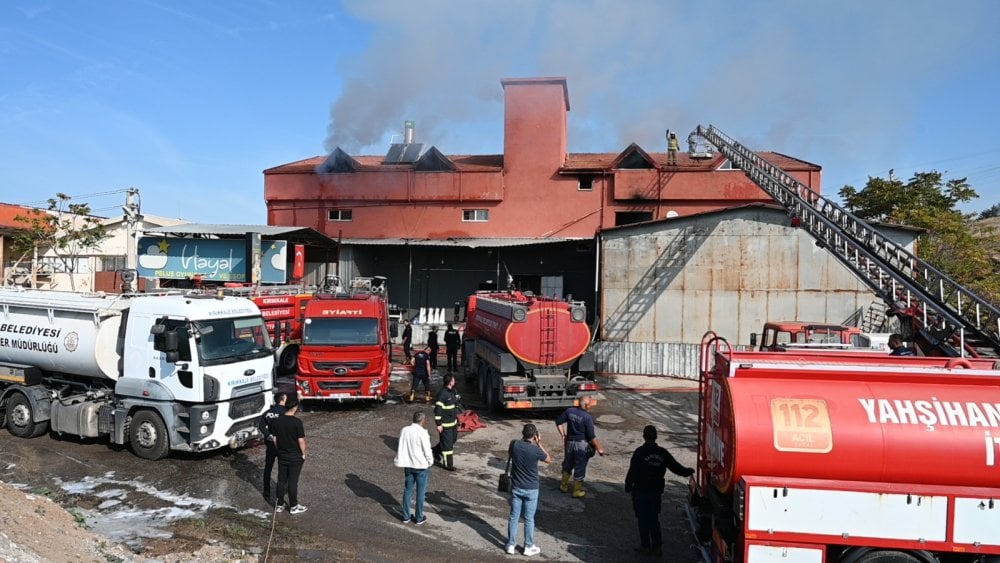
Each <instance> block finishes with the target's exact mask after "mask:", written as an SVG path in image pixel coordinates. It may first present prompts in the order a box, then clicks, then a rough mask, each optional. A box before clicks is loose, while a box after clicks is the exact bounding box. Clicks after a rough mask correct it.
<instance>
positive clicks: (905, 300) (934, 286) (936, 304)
mask: <svg viewBox="0 0 1000 563" xmlns="http://www.w3.org/2000/svg"><path fill="white" fill-rule="evenodd" d="M695 133H696V134H697V135H701V136H702V137H704V138H705V139H706V140H708V141H709V142H711V143H712V144H713V145H715V146H716V147H717V148H718V149H719V152H721V153H722V154H723V155H724V156H725V157H726V158H728V159H729V161H730V163H731V164H732V165H733V166H734V167H737V168H739V169H741V170H743V171H744V172H746V174H747V176H748V177H749V178H750V179H751V180H752V181H753V182H754V183H755V184H757V185H758V186H760V188H761V189H762V190H764V191H765V192H766V193H767V194H768V195H770V196H771V197H772V198H774V200H775V201H777V202H778V203H779V204H781V205H782V206H783V207H784V208H785V209H786V210H787V211H788V212H789V213H791V214H792V215H793V217H797V218H798V221H799V225H800V226H801V228H802V229H804V230H805V231H806V232H808V233H809V234H810V235H812V236H813V237H814V238H815V239H816V241H817V243H818V244H819V245H821V246H824V247H825V248H826V249H827V250H828V251H830V252H831V253H832V254H833V255H834V256H836V257H837V259H838V260H840V261H841V262H842V263H843V264H844V265H845V266H847V267H848V268H850V269H851V270H852V271H853V272H854V273H855V274H857V276H858V277H859V278H861V280H862V281H864V282H865V284H867V285H868V286H869V287H870V288H872V290H873V291H875V293H876V294H877V295H878V296H879V297H880V298H881V299H882V300H883V301H885V303H886V305H887V306H888V307H889V310H890V311H892V312H893V313H895V314H897V315H900V316H905V317H909V318H910V319H911V321H912V329H913V334H914V335H915V336H917V337H918V338H919V339H920V343H921V344H922V345H923V346H922V348H924V349H925V351H929V350H930V349H935V350H937V351H938V352H939V353H941V354H945V355H950V356H964V355H967V354H968V355H971V356H975V357H981V356H987V357H998V356H1000V311H998V310H997V309H996V308H995V307H993V306H992V305H990V304H989V303H988V302H986V301H985V300H983V299H982V298H980V297H979V296H977V295H976V294H974V293H972V292H971V291H969V290H968V289H966V288H965V287H962V286H961V285H959V284H958V283H956V282H955V281H954V280H952V279H951V278H949V277H948V276H946V275H945V274H944V273H942V272H941V271H939V270H937V269H936V268H934V267H933V266H931V265H930V264H927V263H926V262H924V261H923V260H921V259H919V258H917V257H916V256H914V255H913V254H911V253H910V252H909V251H908V250H906V249H905V248H903V247H902V246H901V245H899V244H897V243H896V242H894V241H892V240H891V239H889V238H888V237H886V236H885V235H884V234H882V233H881V232H879V231H878V230H877V229H875V228H874V227H872V226H871V225H869V224H868V223H866V222H865V221H863V220H862V219H860V218H858V217H856V216H855V215H853V214H852V213H850V212H849V211H847V210H846V209H844V208H842V207H840V206H839V205H837V204H836V203H834V202H832V201H830V200H829V199H827V198H825V197H823V196H822V195H820V194H818V193H816V192H814V191H813V190H812V189H810V188H808V187H807V186H805V185H804V184H802V183H801V182H799V181H798V180H796V179H795V178H793V177H791V176H790V175H788V174H787V173H785V171H784V170H782V169H780V168H778V167H777V166H774V165H773V164H771V163H769V162H767V161H765V160H764V159H763V158H761V157H760V156H758V155H757V154H756V153H754V152H753V151H751V150H750V149H748V148H746V147H744V146H743V145H741V144H739V143H737V142H736V141H734V140H733V139H731V138H729V137H728V136H727V135H726V134H725V133H723V132H721V131H719V130H718V129H716V128H715V127H712V126H709V127H708V128H705V127H702V126H701V125H699V126H698V128H697V129H695Z"/></svg>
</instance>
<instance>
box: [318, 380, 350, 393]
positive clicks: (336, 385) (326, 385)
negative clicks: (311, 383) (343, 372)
mask: <svg viewBox="0 0 1000 563" xmlns="http://www.w3.org/2000/svg"><path fill="white" fill-rule="evenodd" d="M316 386H317V387H319V388H320V389H322V390H324V391H335V390H338V389H360V388H361V382H360V381H320V382H318V383H317V384H316Z"/></svg>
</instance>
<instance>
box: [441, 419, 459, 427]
mask: <svg viewBox="0 0 1000 563" xmlns="http://www.w3.org/2000/svg"><path fill="white" fill-rule="evenodd" d="M456 424H458V421H457V420H456V421H453V422H445V423H444V424H442V425H441V427H442V428H451V427H452V426H455V425H456Z"/></svg>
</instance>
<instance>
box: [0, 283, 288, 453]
mask: <svg viewBox="0 0 1000 563" xmlns="http://www.w3.org/2000/svg"><path fill="white" fill-rule="evenodd" d="M0 307H2V312H0V413H2V418H0V422H2V424H3V425H4V426H5V427H6V428H7V431H8V432H10V433H11V434H13V435H14V436H18V437H21V438H34V437H37V436H40V435H42V434H44V433H46V432H47V431H49V430H51V431H53V432H57V433H60V434H70V435H75V436H80V437H85V438H96V437H101V436H107V437H108V438H109V439H110V441H111V443H113V444H121V445H128V446H129V447H130V448H131V449H132V451H133V452H134V453H135V454H136V455H138V456H139V457H142V458H145V459H159V458H162V457H164V456H166V455H167V453H168V452H169V451H186V452H201V451H208V450H213V449H217V448H221V447H225V446H230V447H238V446H241V445H243V444H245V443H246V442H247V441H249V440H250V439H252V438H254V437H256V436H258V435H259V431H258V430H257V425H256V421H257V419H258V418H259V417H260V415H261V414H262V413H263V412H264V411H265V410H267V409H268V408H269V407H270V393H269V391H270V390H271V386H272V373H271V372H272V369H273V367H274V354H273V347H272V342H271V341H270V337H269V335H268V332H267V329H266V327H265V326H264V320H263V318H262V317H261V314H260V310H259V309H258V308H257V306H256V305H254V303H253V302H252V301H249V300H247V299H243V298H239V297H222V296H214V295H205V294H163V295H103V294H76V293H69V292H59V291H40V290H23V289H17V290H15V289H0Z"/></svg>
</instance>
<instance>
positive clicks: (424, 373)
mask: <svg viewBox="0 0 1000 563" xmlns="http://www.w3.org/2000/svg"><path fill="white" fill-rule="evenodd" d="M411 363H412V364H413V374H412V375H413V381H412V382H411V384H410V402H411V403H412V402H413V396H414V395H415V394H416V392H417V387H418V386H419V385H420V384H421V383H423V384H424V399H426V400H427V402H428V403H429V402H431V359H430V356H429V355H428V354H427V349H426V348H425V349H423V350H421V351H419V352H417V353H416V355H415V356H413V360H411Z"/></svg>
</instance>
